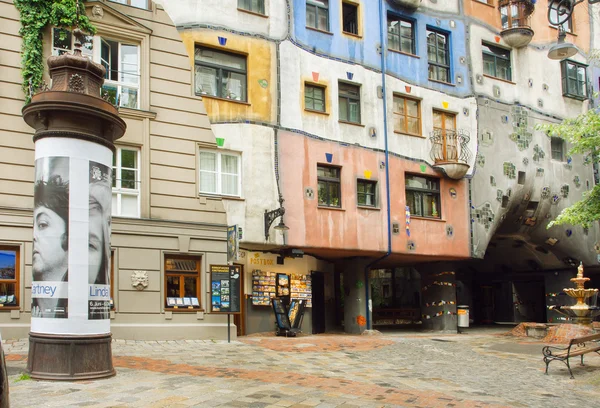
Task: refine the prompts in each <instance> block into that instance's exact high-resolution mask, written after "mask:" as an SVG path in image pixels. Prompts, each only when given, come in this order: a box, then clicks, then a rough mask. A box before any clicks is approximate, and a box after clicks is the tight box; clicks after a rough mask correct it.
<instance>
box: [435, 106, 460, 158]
mask: <svg viewBox="0 0 600 408" xmlns="http://www.w3.org/2000/svg"><path fill="white" fill-rule="evenodd" d="M433 132H434V137H433V144H434V149H435V150H436V154H435V157H439V158H440V159H442V160H443V161H457V160H458V140H457V137H456V115H455V114H454V113H450V112H443V111H438V110H434V111H433Z"/></svg>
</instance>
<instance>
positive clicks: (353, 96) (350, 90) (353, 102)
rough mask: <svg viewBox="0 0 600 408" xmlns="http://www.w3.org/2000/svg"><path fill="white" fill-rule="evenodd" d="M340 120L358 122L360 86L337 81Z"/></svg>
mask: <svg viewBox="0 0 600 408" xmlns="http://www.w3.org/2000/svg"><path fill="white" fill-rule="evenodd" d="M338 96H339V105H340V107H339V109H340V120H341V121H343V122H351V123H360V86H358V85H351V84H347V83H345V82H339V93H338Z"/></svg>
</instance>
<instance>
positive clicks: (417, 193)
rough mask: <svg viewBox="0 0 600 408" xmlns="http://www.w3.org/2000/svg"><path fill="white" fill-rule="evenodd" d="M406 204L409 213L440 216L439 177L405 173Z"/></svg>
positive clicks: (432, 216)
mask: <svg viewBox="0 0 600 408" xmlns="http://www.w3.org/2000/svg"><path fill="white" fill-rule="evenodd" d="M406 205H408V206H409V207H410V214H411V215H414V216H418V217H431V218H440V217H441V216H440V181H439V179H435V178H431V177H423V176H413V175H406Z"/></svg>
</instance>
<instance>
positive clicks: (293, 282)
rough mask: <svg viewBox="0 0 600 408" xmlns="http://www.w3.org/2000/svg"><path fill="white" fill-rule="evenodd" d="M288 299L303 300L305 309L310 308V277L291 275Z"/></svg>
mask: <svg viewBox="0 0 600 408" xmlns="http://www.w3.org/2000/svg"><path fill="white" fill-rule="evenodd" d="M290 297H291V298H292V299H304V300H306V307H312V281H311V279H310V275H296V274H292V275H291V277H290Z"/></svg>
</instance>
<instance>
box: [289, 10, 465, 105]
mask: <svg viewBox="0 0 600 408" xmlns="http://www.w3.org/2000/svg"><path fill="white" fill-rule="evenodd" d="M366 3H369V4H372V6H369V7H365V4H366ZM293 7H294V13H293V16H294V17H293V18H294V32H293V39H294V40H295V41H296V42H297V43H299V44H300V45H302V46H303V47H304V48H307V49H308V50H314V51H316V52H317V53H318V54H326V55H328V56H330V57H332V58H334V59H341V60H348V61H352V62H354V63H357V64H361V65H365V66H367V67H370V68H374V69H376V70H379V69H380V67H381V64H380V56H379V54H378V53H377V45H378V44H379V40H380V31H379V30H380V29H383V30H384V33H385V35H384V38H385V42H386V43H385V48H387V16H386V21H385V22H384V24H385V25H384V27H383V28H381V27H380V22H379V1H378V0H366V2H363V3H362V4H361V6H360V7H361V16H362V21H361V23H360V24H361V26H362V34H363V36H362V38H354V37H352V36H349V35H345V34H342V22H341V10H340V8H341V1H333V0H332V1H330V2H329V33H323V32H320V31H316V30H312V29H310V28H306V1H305V0H300V1H294V2H293ZM384 7H385V8H386V13H392V14H394V15H397V16H400V17H402V16H404V17H407V18H409V19H412V20H414V23H415V36H416V50H417V56H418V57H419V58H417V57H411V56H409V55H404V54H399V53H395V52H389V51H388V53H387V62H386V63H387V72H388V73H389V74H390V75H393V76H396V77H398V78H400V79H402V80H404V81H406V82H409V83H411V84H413V85H416V86H422V87H425V88H429V89H436V90H439V91H442V92H445V93H448V94H451V95H455V96H466V95H471V94H472V91H471V87H470V80H469V76H468V74H469V73H468V66H467V63H466V60H467V44H466V41H465V25H464V22H463V21H462V20H460V19H458V18H457V17H458V16H456V15H452V16H450V15H447V16H446V17H445V18H442V17H439V16H437V17H436V16H433V15H428V14H425V13H422V12H421V10H417V11H416V12H414V13H408V12H406V11H403V10H402V9H399V8H394V7H392V6H391V5H389V4H388V3H387V2H384ZM450 21H454V27H451V26H450ZM428 27H430V28H433V29H436V30H438V31H442V32H447V33H449V38H450V77H451V78H452V85H446V84H442V83H438V82H433V81H430V80H429V79H428V62H427V38H426V30H427V28H428ZM460 57H464V61H465V63H464V64H461V63H460ZM458 76H460V77H462V83H458V82H457V77H458Z"/></svg>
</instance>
